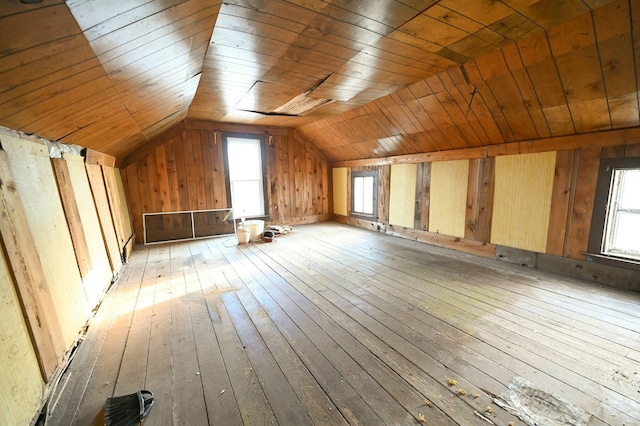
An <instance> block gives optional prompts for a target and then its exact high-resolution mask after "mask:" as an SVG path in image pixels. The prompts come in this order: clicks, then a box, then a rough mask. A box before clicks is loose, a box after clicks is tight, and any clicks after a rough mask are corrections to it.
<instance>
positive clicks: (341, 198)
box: [332, 167, 348, 216]
mask: <svg viewBox="0 0 640 426" xmlns="http://www.w3.org/2000/svg"><path fill="white" fill-rule="evenodd" d="M332 173H333V212H334V213H335V214H339V215H342V216H347V214H348V209H347V192H348V191H347V185H348V178H347V168H346V167H337V168H335V169H333V172H332Z"/></svg>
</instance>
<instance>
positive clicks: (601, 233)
mask: <svg viewBox="0 0 640 426" xmlns="http://www.w3.org/2000/svg"><path fill="white" fill-rule="evenodd" d="M635 169H640V158H639V157H626V158H603V159H601V160H600V169H599V172H598V180H597V184H596V194H595V197H594V200H593V215H592V219H591V230H590V233H589V243H588V246H587V253H585V254H586V255H587V256H590V257H591V258H592V259H593V261H595V262H597V263H602V264H607V265H610V266H618V267H627V268H632V269H637V270H640V260H638V259H634V258H631V257H626V256H624V255H620V254H617V253H611V252H605V251H604V247H605V241H606V238H607V235H606V232H607V231H608V226H607V220H608V212H609V202H610V199H611V191H612V189H613V185H612V183H613V173H614V171H615V170H635Z"/></svg>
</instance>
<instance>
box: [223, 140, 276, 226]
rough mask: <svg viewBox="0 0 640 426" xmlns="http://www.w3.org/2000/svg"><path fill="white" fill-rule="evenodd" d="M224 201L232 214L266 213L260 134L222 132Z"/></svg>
mask: <svg viewBox="0 0 640 426" xmlns="http://www.w3.org/2000/svg"><path fill="white" fill-rule="evenodd" d="M222 144H223V145H222V148H223V153H224V159H225V177H226V182H227V202H229V203H230V205H231V206H232V207H233V215H234V217H236V218H238V217H258V216H265V215H266V206H267V205H268V203H267V199H266V194H267V191H266V190H265V179H264V177H265V176H266V165H265V164H264V138H263V137H262V136H261V135H250V134H238V133H224V134H223V135H222Z"/></svg>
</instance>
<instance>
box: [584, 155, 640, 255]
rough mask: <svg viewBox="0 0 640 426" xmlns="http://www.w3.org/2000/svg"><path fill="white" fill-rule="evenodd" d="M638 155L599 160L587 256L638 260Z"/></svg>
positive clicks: (639, 186)
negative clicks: (636, 156)
mask: <svg viewBox="0 0 640 426" xmlns="http://www.w3.org/2000/svg"><path fill="white" fill-rule="evenodd" d="M638 188H640V158H613V159H602V161H601V164H600V174H599V175H598V186H597V189H596V197H595V200H594V212H593V220H592V227H591V235H590V237H589V249H588V251H589V253H588V254H589V255H592V256H595V258H596V260H597V259H598V258H600V257H604V258H608V259H618V260H623V261H625V262H627V263H636V264H638V263H640V191H638Z"/></svg>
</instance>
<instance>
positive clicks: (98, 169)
mask: <svg viewBox="0 0 640 426" xmlns="http://www.w3.org/2000/svg"><path fill="white" fill-rule="evenodd" d="M85 167H86V169H87V177H88V178H89V185H90V186H91V194H92V195H93V202H94V204H95V206H96V210H97V212H98V218H99V220H100V229H101V230H102V238H103V239H104V245H105V247H106V248H107V254H108V255H109V263H110V264H111V270H112V271H113V273H114V274H117V273H118V271H119V270H120V268H122V252H121V251H120V244H119V242H118V237H117V235H116V228H115V225H114V223H113V216H112V215H111V209H110V207H109V197H108V195H107V189H106V187H105V182H104V176H103V174H102V166H100V165H97V164H86V165H85Z"/></svg>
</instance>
